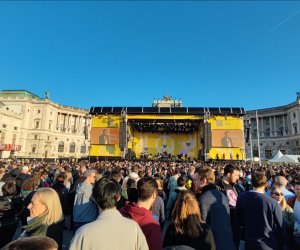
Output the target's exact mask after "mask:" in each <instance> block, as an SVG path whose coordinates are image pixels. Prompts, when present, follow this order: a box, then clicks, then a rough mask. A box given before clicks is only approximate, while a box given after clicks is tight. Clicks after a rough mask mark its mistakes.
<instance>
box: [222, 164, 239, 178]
mask: <svg viewBox="0 0 300 250" xmlns="http://www.w3.org/2000/svg"><path fill="white" fill-rule="evenodd" d="M234 170H237V171H240V169H239V168H238V167H236V166H234V165H232V164H230V163H228V164H226V166H225V168H224V175H227V174H232V173H233V172H234Z"/></svg>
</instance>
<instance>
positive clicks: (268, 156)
mask: <svg viewBox="0 0 300 250" xmlns="http://www.w3.org/2000/svg"><path fill="white" fill-rule="evenodd" d="M265 158H266V159H271V158H272V149H271V147H269V146H266V147H265Z"/></svg>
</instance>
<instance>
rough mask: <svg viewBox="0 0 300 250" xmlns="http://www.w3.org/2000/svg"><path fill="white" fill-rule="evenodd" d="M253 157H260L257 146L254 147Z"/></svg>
mask: <svg viewBox="0 0 300 250" xmlns="http://www.w3.org/2000/svg"><path fill="white" fill-rule="evenodd" d="M253 157H258V147H257V146H254V147H253Z"/></svg>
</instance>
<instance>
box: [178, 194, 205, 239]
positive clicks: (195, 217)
mask: <svg viewBox="0 0 300 250" xmlns="http://www.w3.org/2000/svg"><path fill="white" fill-rule="evenodd" d="M172 222H173V224H174V226H175V230H176V232H177V233H180V234H183V235H187V236H188V237H190V238H197V237H198V236H199V235H200V232H201V229H202V227H201V223H202V219H201V213H200V208H199V205H198V202H197V200H196V196H195V194H194V193H193V192H192V191H189V190H188V191H181V192H180V193H179V194H178V197H177V201H176V203H175V206H174V209H173V212H172Z"/></svg>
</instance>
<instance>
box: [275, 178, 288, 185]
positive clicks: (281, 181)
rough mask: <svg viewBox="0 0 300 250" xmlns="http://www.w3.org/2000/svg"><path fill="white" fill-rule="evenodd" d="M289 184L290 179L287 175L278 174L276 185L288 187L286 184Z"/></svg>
mask: <svg viewBox="0 0 300 250" xmlns="http://www.w3.org/2000/svg"><path fill="white" fill-rule="evenodd" d="M287 184H288V181H287V179H286V178H285V177H283V176H276V177H275V181H274V185H276V186H277V187H279V188H286V185H287Z"/></svg>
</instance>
